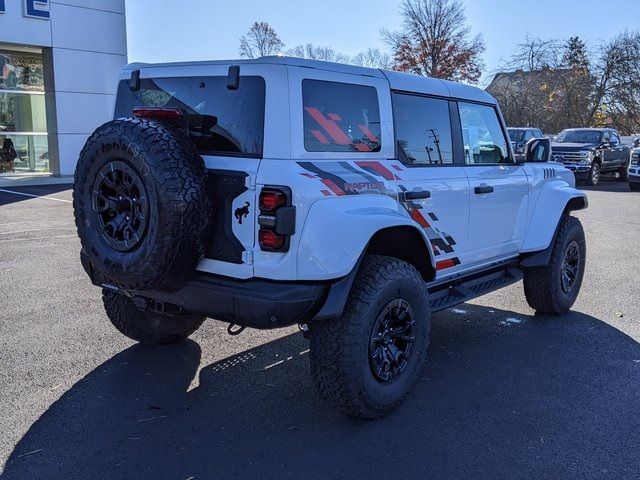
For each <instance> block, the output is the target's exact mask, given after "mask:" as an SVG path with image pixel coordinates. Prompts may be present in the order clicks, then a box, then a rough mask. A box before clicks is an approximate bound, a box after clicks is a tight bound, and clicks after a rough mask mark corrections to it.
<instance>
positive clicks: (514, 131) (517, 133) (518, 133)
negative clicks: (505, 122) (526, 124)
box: [507, 128, 524, 142]
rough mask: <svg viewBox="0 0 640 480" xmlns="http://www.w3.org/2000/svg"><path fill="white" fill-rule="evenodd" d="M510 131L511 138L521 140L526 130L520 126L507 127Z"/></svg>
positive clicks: (515, 140) (514, 140)
mask: <svg viewBox="0 0 640 480" xmlns="http://www.w3.org/2000/svg"><path fill="white" fill-rule="evenodd" d="M507 131H508V132H509V139H510V140H511V141H512V142H521V141H522V140H523V139H524V130H520V129H519V128H507Z"/></svg>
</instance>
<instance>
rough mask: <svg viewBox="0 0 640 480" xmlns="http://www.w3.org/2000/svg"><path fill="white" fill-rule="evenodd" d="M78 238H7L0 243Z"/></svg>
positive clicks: (57, 236)
mask: <svg viewBox="0 0 640 480" xmlns="http://www.w3.org/2000/svg"><path fill="white" fill-rule="evenodd" d="M71 237H76V238H77V237H78V235H53V236H48V237H31V238H8V239H6V240H4V239H2V240H0V243H8V242H24V241H28V240H51V239H52V238H71Z"/></svg>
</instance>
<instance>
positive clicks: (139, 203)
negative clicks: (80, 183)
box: [92, 160, 149, 252]
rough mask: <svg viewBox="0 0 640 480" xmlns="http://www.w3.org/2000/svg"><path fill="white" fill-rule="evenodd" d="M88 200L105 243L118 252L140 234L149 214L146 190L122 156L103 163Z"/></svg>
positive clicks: (135, 242)
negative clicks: (90, 198) (91, 203)
mask: <svg viewBox="0 0 640 480" xmlns="http://www.w3.org/2000/svg"><path fill="white" fill-rule="evenodd" d="M92 200H93V211H94V213H95V214H96V215H97V216H98V220H99V222H98V223H99V225H100V226H101V228H102V232H101V233H102V236H103V237H104V239H105V240H106V241H107V243H109V244H110V245H111V246H112V247H113V248H115V249H116V250H118V251H120V252H126V251H129V250H132V249H134V248H135V247H136V246H137V245H138V244H139V243H140V242H141V240H142V239H143V238H144V234H145V231H146V228H147V218H148V214H149V207H148V202H147V191H146V188H145V186H144V183H143V182H142V179H141V178H140V176H139V175H138V173H137V172H136V171H135V170H134V169H133V168H131V166H130V165H129V164H128V163H126V162H124V161H122V160H113V161H111V162H109V163H107V164H105V165H104V166H103V167H102V168H101V169H100V172H99V173H98V176H97V178H96V182H95V185H94V188H93V193H92Z"/></svg>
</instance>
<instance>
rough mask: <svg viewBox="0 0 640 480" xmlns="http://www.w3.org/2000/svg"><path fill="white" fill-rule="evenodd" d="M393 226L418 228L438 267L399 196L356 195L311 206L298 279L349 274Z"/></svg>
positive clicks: (299, 256)
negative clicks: (371, 242) (378, 235)
mask: <svg viewBox="0 0 640 480" xmlns="http://www.w3.org/2000/svg"><path fill="white" fill-rule="evenodd" d="M391 227H411V228H413V229H415V230H416V231H417V232H418V233H419V234H420V236H421V238H422V239H423V240H424V244H425V247H426V249H427V252H425V253H426V254H428V255H429V262H430V263H431V266H432V267H433V268H434V269H435V264H434V260H433V258H434V254H433V249H432V247H431V243H430V242H429V239H428V238H427V236H426V234H425V232H424V230H423V229H422V228H421V227H420V226H419V225H418V224H417V223H416V222H415V221H414V220H413V219H412V218H411V217H410V216H409V214H408V212H407V211H406V210H405V209H404V208H403V207H402V206H401V205H400V204H399V203H398V202H397V201H396V200H395V199H393V198H391V197H387V196H383V195H375V196H374V195H357V196H356V195H353V196H349V197H334V198H327V199H323V200H319V201H317V202H315V203H314V204H313V205H312V206H311V208H310V209H309V213H308V214H307V219H306V221H305V224H304V227H303V230H302V233H301V236H300V241H299V244H298V252H297V262H296V263H297V277H298V279H299V280H329V279H335V278H340V277H344V276H346V275H348V274H349V273H350V272H351V271H352V270H353V268H354V267H355V265H356V263H357V262H358V260H359V258H360V256H361V255H362V253H363V252H364V251H365V249H366V248H367V245H368V244H369V240H370V239H371V238H372V237H373V236H374V235H375V234H376V233H377V232H378V231H380V230H382V229H386V228H391Z"/></svg>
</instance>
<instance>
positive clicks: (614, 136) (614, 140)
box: [611, 131, 620, 145]
mask: <svg viewBox="0 0 640 480" xmlns="http://www.w3.org/2000/svg"><path fill="white" fill-rule="evenodd" d="M611 143H613V144H616V145H617V144H618V143H620V137H619V136H618V134H617V133H616V132H613V131H612V132H611Z"/></svg>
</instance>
